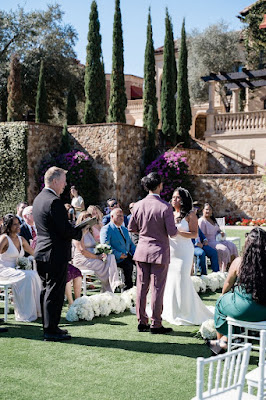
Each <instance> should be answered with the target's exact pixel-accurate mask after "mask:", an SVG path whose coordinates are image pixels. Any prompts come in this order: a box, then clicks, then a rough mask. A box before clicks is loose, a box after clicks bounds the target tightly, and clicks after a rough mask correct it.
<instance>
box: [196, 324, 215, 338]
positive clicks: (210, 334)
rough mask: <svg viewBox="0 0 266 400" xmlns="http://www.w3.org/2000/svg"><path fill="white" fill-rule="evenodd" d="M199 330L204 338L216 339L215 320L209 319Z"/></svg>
mask: <svg viewBox="0 0 266 400" xmlns="http://www.w3.org/2000/svg"><path fill="white" fill-rule="evenodd" d="M199 332H200V334H201V336H202V337H203V339H209V340H211V339H216V336H217V333H216V330H215V327H214V320H213V319H208V320H207V321H205V322H203V323H202V324H201V327H200V329H199Z"/></svg>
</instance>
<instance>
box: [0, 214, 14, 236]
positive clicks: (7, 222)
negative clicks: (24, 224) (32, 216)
mask: <svg viewBox="0 0 266 400" xmlns="http://www.w3.org/2000/svg"><path fill="white" fill-rule="evenodd" d="M14 219H18V218H17V217H16V216H15V215H14V214H6V215H5V216H4V217H3V225H2V229H1V233H6V234H7V235H8V236H9V235H10V232H11V226H12V225H13V221H14Z"/></svg>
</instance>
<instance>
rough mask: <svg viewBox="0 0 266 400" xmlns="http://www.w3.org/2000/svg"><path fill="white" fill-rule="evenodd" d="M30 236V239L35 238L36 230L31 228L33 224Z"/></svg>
mask: <svg viewBox="0 0 266 400" xmlns="http://www.w3.org/2000/svg"><path fill="white" fill-rule="evenodd" d="M31 236H32V239H35V238H36V231H35V229H34V228H33V226H32V227H31Z"/></svg>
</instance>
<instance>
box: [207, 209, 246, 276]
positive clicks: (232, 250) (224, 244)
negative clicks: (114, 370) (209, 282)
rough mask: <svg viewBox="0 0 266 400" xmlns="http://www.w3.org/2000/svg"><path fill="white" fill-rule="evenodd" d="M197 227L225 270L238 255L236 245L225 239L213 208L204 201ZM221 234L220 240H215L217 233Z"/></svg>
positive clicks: (222, 269) (221, 267) (221, 268)
mask: <svg viewBox="0 0 266 400" xmlns="http://www.w3.org/2000/svg"><path fill="white" fill-rule="evenodd" d="M199 228H200V229H201V231H202V232H203V234H204V235H205V237H206V239H207V240H208V245H209V246H210V247H212V248H213V249H216V250H217V252H218V261H219V267H220V270H221V271H226V270H227V267H228V266H229V265H230V263H231V262H232V261H233V260H234V258H236V257H237V256H238V252H237V248H236V245H235V244H234V243H232V242H230V241H229V240H225V234H224V232H221V230H220V228H219V225H218V224H217V222H216V219H215V218H214V216H213V210H212V207H211V205H210V204H209V203H205V205H204V208H203V215H202V217H201V218H200V219H199ZM218 233H220V234H221V239H222V240H220V241H217V238H216V236H217V234H218Z"/></svg>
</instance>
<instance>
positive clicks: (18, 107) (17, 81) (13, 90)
mask: <svg viewBox="0 0 266 400" xmlns="http://www.w3.org/2000/svg"><path fill="white" fill-rule="evenodd" d="M7 92H8V99H7V120H8V121H9V122H10V121H19V120H21V119H22V90H21V65H20V62H19V57H18V56H17V55H16V54H14V55H13V56H12V57H11V63H10V73H9V76H8V81H7Z"/></svg>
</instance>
